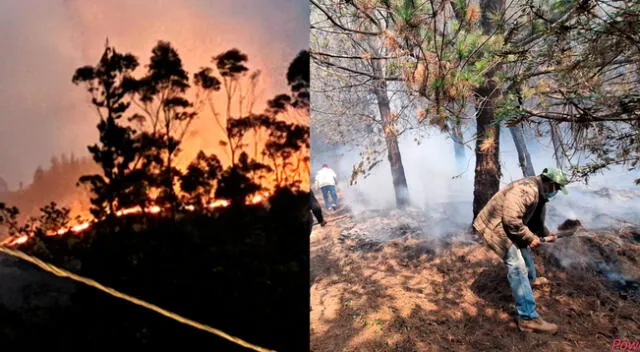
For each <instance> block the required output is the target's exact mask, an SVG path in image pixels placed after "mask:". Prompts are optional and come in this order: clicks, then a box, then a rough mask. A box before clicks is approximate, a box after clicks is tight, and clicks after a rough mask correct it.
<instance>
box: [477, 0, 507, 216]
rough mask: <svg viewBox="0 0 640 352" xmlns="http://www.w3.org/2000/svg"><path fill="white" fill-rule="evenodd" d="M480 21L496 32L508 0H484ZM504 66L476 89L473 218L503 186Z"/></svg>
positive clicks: (484, 27) (486, 31)
mask: <svg viewBox="0 0 640 352" xmlns="http://www.w3.org/2000/svg"><path fill="white" fill-rule="evenodd" d="M480 7H481V10H482V17H481V20H480V23H481V25H482V30H483V32H484V34H485V35H489V36H490V35H494V33H493V32H494V30H495V28H496V25H495V22H494V20H493V19H492V16H494V14H495V13H501V12H502V11H504V0H481V1H480ZM500 69H501V67H500V66H499V65H496V66H495V67H494V68H492V69H491V70H489V71H488V72H487V73H486V74H485V80H484V83H483V85H482V86H481V87H479V88H478V89H477V90H476V93H477V97H476V111H477V117H476V125H477V139H476V168H475V180H474V185H473V218H474V219H475V217H476V216H477V215H478V213H479V212H480V210H482V208H483V207H484V206H485V205H486V204H487V202H488V201H489V199H491V197H493V195H494V194H495V193H497V192H498V190H499V189H500V176H501V172H500V126H499V125H498V124H495V123H494V121H493V120H494V117H495V108H496V100H497V98H498V97H499V96H500V91H499V89H498V86H497V82H496V80H495V79H494V76H495V74H496V72H497V71H498V70H500Z"/></svg>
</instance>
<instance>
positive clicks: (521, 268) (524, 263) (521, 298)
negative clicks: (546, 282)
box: [504, 245, 539, 320]
mask: <svg viewBox="0 0 640 352" xmlns="http://www.w3.org/2000/svg"><path fill="white" fill-rule="evenodd" d="M504 263H505V264H506V265H507V278H508V279H509V285H510V286H511V292H512V293H513V298H514V299H515V301H516V312H517V313H518V316H519V317H520V318H522V319H525V320H530V319H535V318H537V317H539V315H538V312H536V302H535V299H534V298H533V290H532V289H531V282H532V281H533V280H535V279H536V268H535V265H534V263H533V257H532V255H531V249H530V248H522V249H520V248H518V247H517V246H516V245H512V246H511V248H509V251H507V254H506V255H505V257H504Z"/></svg>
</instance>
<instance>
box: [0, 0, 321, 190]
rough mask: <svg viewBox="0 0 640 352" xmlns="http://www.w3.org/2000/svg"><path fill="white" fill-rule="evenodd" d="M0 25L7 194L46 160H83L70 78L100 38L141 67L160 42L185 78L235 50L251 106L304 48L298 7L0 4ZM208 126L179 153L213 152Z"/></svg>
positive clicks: (2, 169)
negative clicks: (248, 73)
mask: <svg viewBox="0 0 640 352" xmlns="http://www.w3.org/2000/svg"><path fill="white" fill-rule="evenodd" d="M0 26H1V27H0V45H2V49H3V50H2V56H3V60H2V64H1V65H0V124H2V126H3V128H0V176H1V177H3V178H5V179H6V180H7V182H8V183H9V186H10V188H12V189H15V188H16V187H17V185H18V183H19V182H20V181H25V184H26V183H28V182H29V181H30V180H31V177H32V175H33V172H34V171H35V169H36V167H37V166H38V165H46V164H48V162H49V159H50V157H51V156H52V155H55V154H62V153H67V154H69V153H75V154H76V155H86V154H87V152H86V146H87V145H88V144H90V143H94V142H95V141H96V139H97V132H96V129H95V125H96V123H97V116H96V114H95V111H94V110H93V108H92V107H91V105H90V103H89V99H88V96H87V94H86V92H85V91H84V90H83V89H82V88H81V87H76V86H74V85H73V84H72V83H71V77H72V75H73V72H74V71H75V69H76V68H78V67H80V66H83V65H87V64H91V65H93V64H95V63H96V62H97V60H98V59H99V56H100V55H101V53H102V51H103V49H104V44H105V40H106V38H107V37H108V38H109V43H110V44H111V45H114V46H115V47H116V48H117V49H118V50H119V51H121V52H131V53H133V54H134V55H136V56H138V58H139V59H140V61H141V63H142V64H146V63H147V61H148V58H149V55H150V52H151V49H152V47H153V46H154V45H155V44H156V43H157V41H158V40H166V41H169V42H171V43H172V45H173V46H174V47H175V48H176V49H177V50H178V52H179V54H180V56H181V58H182V59H183V63H184V65H185V68H186V70H187V71H188V72H189V73H193V72H195V71H196V70H197V69H198V68H199V67H201V66H205V65H210V58H211V57H212V56H214V55H216V54H219V53H220V52H222V51H224V50H227V49H231V48H238V49H240V50H242V51H243V52H245V53H246V54H247V55H248V56H249V62H248V65H249V67H250V68H251V69H253V70H255V69H259V70H261V71H262V78H261V82H262V85H261V93H262V94H261V97H260V98H259V99H258V100H257V101H258V102H259V103H262V102H264V101H266V99H269V98H271V97H272V96H273V95H275V94H278V93H281V92H287V90H288V89H287V87H286V79H285V74H286V70H287V67H288V64H289V63H290V62H291V60H292V59H293V58H294V57H295V55H296V54H297V53H298V52H299V51H300V50H303V49H306V48H307V47H308V42H309V14H308V3H307V2H306V1H302V0H272V1H256V0H234V1H232V0H217V1H207V0H182V1H169V0H136V1H132V0H128V1H125V0H97V1H84V0H32V1H28V2H17V1H3V2H0ZM256 108H257V109H259V108H260V106H256ZM216 126H217V125H216V124H215V123H214V122H213V121H212V117H211V116H201V119H200V120H199V122H198V123H196V124H195V126H194V127H195V129H196V130H197V131H198V133H197V134H196V135H193V136H192V137H193V138H192V139H191V140H190V141H189V142H188V146H187V148H186V149H200V148H203V149H207V150H209V151H211V150H215V149H216V148H218V138H217V137H216V136H215V135H214V132H213V131H214V130H216V129H217V127H216Z"/></svg>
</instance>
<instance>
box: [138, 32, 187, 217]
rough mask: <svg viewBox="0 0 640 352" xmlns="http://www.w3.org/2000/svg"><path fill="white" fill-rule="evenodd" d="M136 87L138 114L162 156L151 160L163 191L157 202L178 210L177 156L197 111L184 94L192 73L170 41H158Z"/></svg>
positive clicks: (155, 148)
mask: <svg viewBox="0 0 640 352" xmlns="http://www.w3.org/2000/svg"><path fill="white" fill-rule="evenodd" d="M134 87H135V88H134V91H135V92H136V93H137V94H136V98H137V100H138V101H139V102H138V106H139V107H140V108H141V110H142V111H143V113H144V115H138V116H137V117H138V118H139V119H140V121H141V122H146V124H145V125H146V126H147V127H148V128H149V129H150V134H151V136H152V137H155V139H157V142H156V143H155V145H154V146H153V147H154V148H153V150H154V151H155V153H156V154H157V155H159V156H160V157H159V158H152V159H148V161H153V163H155V164H156V166H157V169H158V171H159V175H158V181H159V186H160V187H159V188H160V192H159V195H158V198H157V200H156V202H157V203H160V204H168V205H171V207H172V209H175V206H176V205H177V202H178V198H177V195H176V190H175V186H176V182H177V180H178V178H179V177H180V171H179V170H178V169H177V168H176V167H175V163H174V159H175V157H176V156H177V155H178V153H179V152H180V144H181V143H182V141H183V139H184V136H185V135H186V133H187V131H188V130H189V127H190V125H191V122H192V121H193V119H194V118H195V117H196V116H197V112H196V111H195V109H194V107H193V103H192V102H191V101H190V100H188V99H187V98H186V97H185V93H186V92H187V90H188V89H189V88H190V84H189V76H188V74H187V72H186V71H185V70H184V68H183V67H182V60H181V59H180V55H178V52H177V51H176V50H175V49H174V48H173V47H172V46H171V44H170V43H168V42H164V41H159V42H158V44H157V45H156V46H155V47H154V48H153V50H152V56H151V59H150V62H149V64H148V65H147V73H146V75H145V76H144V77H142V78H141V79H139V80H138V81H136V82H135V84H134Z"/></svg>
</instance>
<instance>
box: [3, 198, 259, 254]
mask: <svg viewBox="0 0 640 352" xmlns="http://www.w3.org/2000/svg"><path fill="white" fill-rule="evenodd" d="M269 196H270V194H269V192H263V193H262V194H256V195H255V196H253V197H252V198H251V199H250V200H249V201H248V202H247V203H248V204H259V203H261V202H263V201H265V200H266V199H268V198H269ZM229 204H230V203H229V201H227V200H225V199H218V200H216V201H214V202H211V203H210V204H209V208H210V209H215V208H225V207H228V206H229ZM185 209H186V210H188V211H194V210H195V207H194V206H192V205H188V206H186V207H185ZM161 212H162V208H161V207H159V206H157V205H152V206H150V207H147V208H145V213H147V214H154V215H155V214H159V213H161ZM141 213H142V208H141V207H139V206H136V207H131V208H125V209H121V210H118V211H116V216H117V217H121V216H126V215H132V214H141ZM93 223H94V220H89V221H84V222H81V223H79V224H76V225H74V226H71V227H63V228H61V229H58V230H56V231H52V232H51V233H49V234H47V235H48V236H61V235H64V234H66V233H69V232H72V233H74V234H80V233H82V232H84V231H85V230H87V229H89V228H90V227H91V225H92V224H93ZM29 237H30V236H29V235H28V234H22V235H19V236H13V237H9V238H7V239H5V240H4V241H3V242H1V243H0V245H6V246H16V245H20V244H23V243H25V242H27V241H28V240H29Z"/></svg>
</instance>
